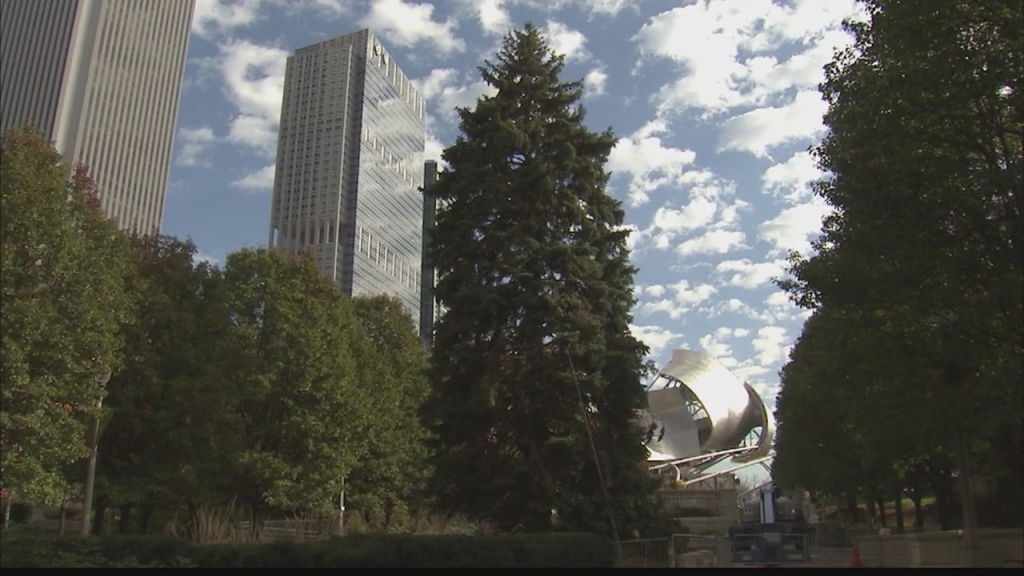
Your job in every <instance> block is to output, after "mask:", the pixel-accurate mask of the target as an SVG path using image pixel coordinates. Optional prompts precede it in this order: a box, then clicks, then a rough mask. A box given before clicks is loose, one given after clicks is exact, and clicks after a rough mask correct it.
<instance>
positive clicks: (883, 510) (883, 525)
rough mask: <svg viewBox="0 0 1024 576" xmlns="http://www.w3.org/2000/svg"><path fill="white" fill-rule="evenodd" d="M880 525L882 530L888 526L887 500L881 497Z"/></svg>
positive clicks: (879, 506) (879, 507)
mask: <svg viewBox="0 0 1024 576" xmlns="http://www.w3.org/2000/svg"><path fill="white" fill-rule="evenodd" d="M878 525H879V526H881V527H882V528H885V526H886V518H885V499H883V498H882V497H881V496H879V497H878Z"/></svg>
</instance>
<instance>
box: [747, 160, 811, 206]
mask: <svg viewBox="0 0 1024 576" xmlns="http://www.w3.org/2000/svg"><path fill="white" fill-rule="evenodd" d="M822 175H823V173H822V171H821V170H819V169H818V166H817V165H816V163H815V160H814V157H813V156H811V153H810V152H807V151H804V152H797V153H796V154H793V155H792V156H790V157H789V159H788V160H786V161H785V162H780V163H778V164H774V165H772V166H770V167H769V168H768V169H767V170H765V171H764V174H763V175H762V176H761V182H762V183H763V184H764V189H765V191H766V192H769V193H771V194H772V195H774V196H777V197H779V198H785V199H786V200H789V201H790V202H800V201H803V200H805V199H807V198H808V197H809V196H810V195H811V194H810V193H811V191H810V189H809V184H811V183H812V182H814V181H816V180H818V179H819V178H821V176H822Z"/></svg>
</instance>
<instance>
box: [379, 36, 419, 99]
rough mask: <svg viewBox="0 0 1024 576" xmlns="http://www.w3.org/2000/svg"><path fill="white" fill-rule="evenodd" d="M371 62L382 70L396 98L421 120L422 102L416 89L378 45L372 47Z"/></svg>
mask: <svg viewBox="0 0 1024 576" xmlns="http://www.w3.org/2000/svg"><path fill="white" fill-rule="evenodd" d="M371 60H372V61H373V62H374V63H375V64H376V65H377V67H378V68H383V69H384V76H385V78H387V79H388V80H389V81H390V82H391V85H392V86H394V87H395V89H397V90H398V96H399V97H400V98H402V99H404V100H405V101H406V102H407V103H408V104H409V105H411V106H412V108H413V112H415V113H416V115H417V116H419V117H420V118H423V107H424V104H425V102H424V100H423V99H422V98H420V96H419V93H418V92H417V91H416V87H415V86H413V84H412V82H410V81H409V79H408V78H406V77H405V74H403V73H402V71H401V70H399V69H398V65H397V64H395V63H394V62H392V61H391V59H390V58H389V57H388V53H387V52H385V51H384V49H383V48H382V47H381V45H380V44H378V43H374V45H373V55H372V56H371Z"/></svg>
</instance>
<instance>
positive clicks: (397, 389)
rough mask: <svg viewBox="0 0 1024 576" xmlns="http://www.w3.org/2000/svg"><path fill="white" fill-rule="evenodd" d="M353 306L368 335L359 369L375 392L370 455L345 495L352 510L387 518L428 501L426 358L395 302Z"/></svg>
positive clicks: (369, 300)
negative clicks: (399, 508) (422, 418)
mask: <svg viewBox="0 0 1024 576" xmlns="http://www.w3.org/2000/svg"><path fill="white" fill-rule="evenodd" d="M352 304H353V307H354V310H355V314H356V317H357V318H358V319H359V322H360V324H361V325H362V328H363V330H364V332H365V334H366V343H365V351H364V352H363V353H362V354H361V355H360V359H359V360H360V363H359V366H360V368H359V369H360V371H362V372H364V373H365V376H364V382H365V384H364V385H366V386H368V387H369V389H371V390H372V391H373V415H372V428H371V429H370V431H369V434H368V436H367V438H366V441H367V448H368V450H367V454H366V456H365V457H364V458H363V459H362V461H361V462H360V463H359V465H358V466H357V467H356V468H355V469H354V470H353V471H352V474H351V475H350V476H349V478H348V479H347V483H346V494H349V495H351V497H350V498H349V502H350V503H351V506H352V508H354V509H356V510H361V511H363V512H365V513H368V514H370V513H372V514H375V515H378V517H383V516H381V515H386V514H390V512H391V510H393V509H394V507H395V506H396V505H397V504H399V503H402V504H404V505H406V506H411V507H416V506H418V505H421V504H422V503H423V499H424V497H425V496H426V494H425V492H424V489H423V488H424V484H425V482H426V480H427V477H428V476H429V472H430V469H429V462H428V454H427V447H426V430H425V429H424V428H423V425H422V423H421V421H420V418H419V409H420V406H421V405H422V404H423V402H424V400H425V399H426V395H427V392H428V391H429V384H428V382H427V356H426V353H425V352H424V351H423V345H422V343H421V341H420V339H419V334H418V333H417V331H416V326H415V324H414V323H413V321H412V317H411V316H410V315H409V314H408V312H406V311H405V309H404V308H403V307H402V304H401V302H399V301H398V300H397V299H395V298H393V297H390V296H372V297H368V296H358V297H355V298H353V299H352Z"/></svg>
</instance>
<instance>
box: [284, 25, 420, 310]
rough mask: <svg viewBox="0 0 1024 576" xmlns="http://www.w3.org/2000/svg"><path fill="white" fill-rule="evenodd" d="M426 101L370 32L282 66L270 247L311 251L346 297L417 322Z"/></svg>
mask: <svg viewBox="0 0 1024 576" xmlns="http://www.w3.org/2000/svg"><path fill="white" fill-rule="evenodd" d="M424 107H425V102H424V100H423V98H422V97H421V96H420V95H419V93H418V92H417V90H416V88H415V87H414V86H413V85H412V83H411V82H410V81H409V79H408V78H407V77H406V76H405V74H403V73H402V71H401V70H400V69H399V68H398V66H397V64H395V62H394V60H393V59H392V58H391V57H390V55H389V54H388V53H387V51H386V50H384V48H383V46H381V44H380V42H379V41H378V40H377V38H375V37H374V35H373V34H372V33H370V31H369V30H361V31H359V32H355V33H352V34H348V35H345V36H341V37H338V38H334V39H331V40H326V41H324V42H320V43H317V44H314V45H312V46H307V47H305V48H301V49H299V50H296V51H295V54H294V55H292V56H290V57H289V58H288V63H287V66H286V68H285V81H284V97H283V99H282V102H281V121H280V128H279V132H278V140H277V162H276V164H277V166H276V171H275V174H274V193H273V200H272V206H271V216H270V237H269V245H270V246H271V247H276V248H278V249H280V250H283V251H285V252H288V253H291V254H301V253H306V252H308V253H311V254H312V255H313V257H314V258H315V260H316V262H317V264H318V266H319V268H320V270H321V271H322V272H323V273H324V275H326V276H327V277H328V278H330V279H332V280H333V281H334V282H336V283H337V284H338V286H339V287H340V288H341V290H342V291H343V292H344V293H345V294H348V295H350V296H358V295H375V294H390V295H392V296H395V297H397V298H398V299H399V300H400V301H401V302H402V303H403V305H404V306H405V307H406V309H407V311H408V312H409V314H410V315H411V316H412V318H413V322H414V323H416V324H417V326H418V325H419V319H420V298H421V288H422V278H421V272H420V270H421V258H422V253H423V233H422V227H423V197H422V193H421V192H420V188H421V187H422V186H423V153H424V143H425V136H426V124H425V119H424V116H425V110H424Z"/></svg>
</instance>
